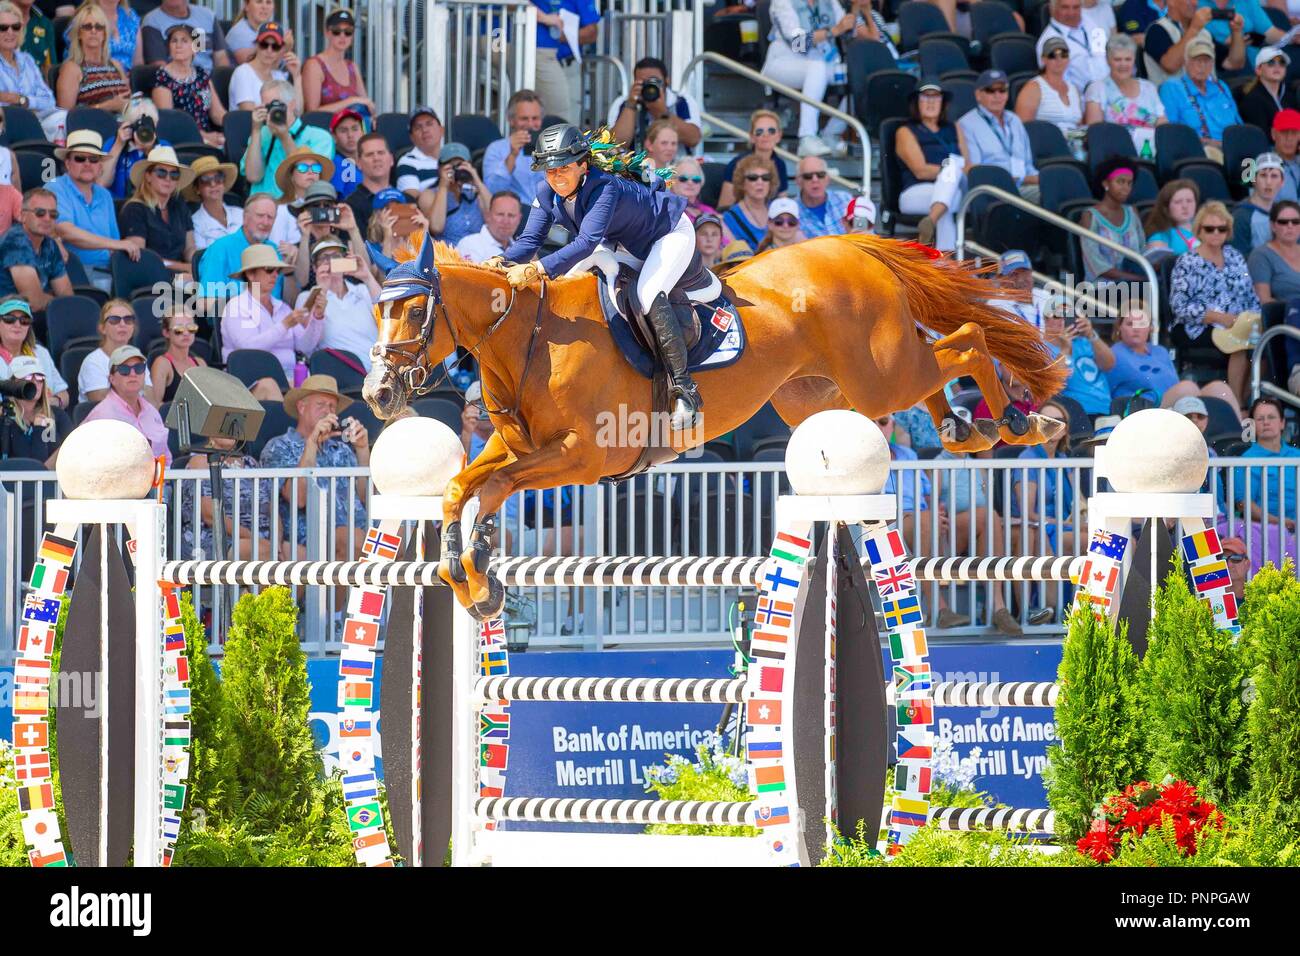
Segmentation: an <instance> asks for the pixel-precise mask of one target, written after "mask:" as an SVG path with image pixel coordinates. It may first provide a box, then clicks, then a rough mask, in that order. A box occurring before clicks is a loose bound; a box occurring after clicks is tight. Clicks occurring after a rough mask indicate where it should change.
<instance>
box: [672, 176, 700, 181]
mask: <svg viewBox="0 0 1300 956" xmlns="http://www.w3.org/2000/svg"><path fill="white" fill-rule="evenodd" d="M677 178H678V179H680V180H681V181H682V182H684V183H702V182H704V177H703V176H678V177H677Z"/></svg>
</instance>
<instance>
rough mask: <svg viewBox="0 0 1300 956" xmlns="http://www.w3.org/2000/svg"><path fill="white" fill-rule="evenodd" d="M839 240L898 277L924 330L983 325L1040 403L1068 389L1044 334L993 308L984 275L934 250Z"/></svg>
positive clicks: (861, 238) (998, 354)
mask: <svg viewBox="0 0 1300 956" xmlns="http://www.w3.org/2000/svg"><path fill="white" fill-rule="evenodd" d="M836 238H837V239H838V240H840V241H842V242H848V243H851V244H852V245H854V246H855V247H857V248H858V249H859V250H861V251H862V252H865V253H867V254H868V255H870V256H872V257H874V258H875V259H877V260H879V261H880V263H881V264H882V265H884V266H885V268H887V269H888V270H889V271H890V272H892V273H893V274H894V276H895V278H897V280H898V282H899V284H900V285H901V286H902V289H903V294H904V295H905V296H906V297H907V303H908V305H909V306H910V308H911V310H912V316H913V318H915V319H916V321H917V322H918V323H919V324H921V325H922V326H924V327H925V328H927V329H931V330H933V331H935V332H937V333H939V334H941V335H947V334H949V333H950V332H955V331H956V330H957V329H958V328H960V327H961V326H963V325H965V324H966V323H967V322H974V323H976V324H977V325H979V326H980V328H982V329H983V330H984V340H985V342H987V343H988V347H989V351H990V352H991V353H993V357H994V358H996V359H997V360H998V361H1000V362H1002V363H1003V364H1004V365H1006V366H1007V367H1008V368H1009V369H1011V371H1012V373H1013V374H1014V375H1015V377H1016V378H1017V379H1018V380H1019V381H1021V382H1023V383H1024V384H1025V385H1026V386H1028V388H1029V390H1030V392H1032V393H1033V396H1034V398H1035V399H1036V400H1037V401H1039V402H1044V401H1046V400H1047V399H1049V398H1051V397H1052V396H1053V395H1055V394H1056V393H1057V392H1059V391H1060V390H1061V388H1062V387H1063V386H1064V385H1065V380H1066V379H1067V378H1068V377H1069V375H1068V373H1067V371H1066V369H1065V368H1064V367H1063V366H1062V365H1061V364H1060V363H1059V362H1057V361H1056V360H1055V359H1053V357H1052V353H1051V352H1050V351H1049V350H1048V348H1047V343H1046V342H1045V341H1044V340H1043V336H1042V333H1041V332H1039V331H1038V330H1037V329H1035V328H1033V327H1032V326H1030V325H1028V324H1026V323H1025V322H1023V321H1021V320H1020V319H1017V318H1015V317H1013V316H1011V315H1010V314H1008V313H1007V312H1005V311H1003V310H1002V309H999V308H997V307H996V306H992V305H989V303H988V301H987V300H988V299H989V298H990V297H991V295H993V294H994V289H993V288H992V287H991V286H990V284H989V283H988V281H987V280H985V279H983V278H981V277H980V276H981V270H977V269H974V268H972V267H971V266H968V265H964V264H962V263H959V262H956V261H954V260H952V259H949V258H939V257H937V256H936V254H935V252H934V250H932V249H929V248H927V247H925V246H921V245H917V244H916V243H913V242H900V241H897V240H894V239H882V238H880V237H879V236H872V235H866V234H862V233H853V234H850V235H845V236H837V237H836ZM1002 295H1003V296H1004V297H1014V295H1011V296H1008V295H1007V294H1006V293H1002Z"/></svg>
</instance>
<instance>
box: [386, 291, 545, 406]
mask: <svg viewBox="0 0 1300 956" xmlns="http://www.w3.org/2000/svg"><path fill="white" fill-rule="evenodd" d="M430 273H431V274H430V277H429V278H428V279H425V278H423V277H420V278H415V277H410V276H407V277H402V278H401V279H398V280H393V281H386V282H385V283H384V286H385V290H384V292H383V293H381V294H380V296H379V301H380V302H385V301H387V302H392V301H401V300H404V299H410V298H415V297H416V296H414V295H401V294H399V293H401V292H409V291H410V290H411V288H412V287H415V289H417V290H419V291H417V293H416V295H418V296H419V297H420V298H421V299H422V300H423V303H422V311H423V313H424V316H423V319H422V320H421V323H420V333H419V335H417V336H415V337H414V338H409V339H400V340H397V341H394V342H376V343H375V344H374V346H373V347H372V348H371V350H370V357H371V359H372V361H373V360H375V359H379V360H381V361H383V363H384V365H385V366H386V368H387V370H388V371H389V372H390V373H391V374H392V375H394V376H396V377H397V378H398V380H399V381H400V382H401V383H402V386H403V387H404V388H405V389H406V391H407V395H408V397H415V396H418V395H423V394H426V393H427V392H430V391H432V390H433V389H435V388H437V387H438V386H440V385H442V384H443V383H444V382H449V381H450V378H451V373H452V372H454V371H455V370H456V369H457V368H459V367H460V365H461V364H462V363H463V362H464V361H465V359H466V358H468V357H469V356H474V358H475V360H478V357H479V355H478V353H479V351H480V349H482V347H483V345H484V344H485V343H486V342H487V340H488V339H490V338H491V337H492V336H493V335H494V334H495V333H496V332H497V330H498V329H500V328H501V326H502V325H503V324H504V323H505V321H506V319H508V318H510V315H511V313H512V312H513V311H514V308H515V301H516V300H517V299H518V295H519V293H518V290H516V289H515V288H514V287H513V286H511V288H510V302H509V303H508V304H507V305H506V308H505V311H504V312H502V313H501V315H500V316H499V317H498V318H497V319H496V320H494V321H493V323H492V324H491V325H489V326H488V327H487V330H486V331H485V332H484V333H483V335H482V336H480V337H479V340H478V341H477V342H475V343H474V344H473V345H472V346H469V347H468V348H466V347H464V346H462V345H461V343H460V339H459V337H458V336H457V335H456V328H455V326H454V325H452V321H451V316H450V315H448V313H447V306H446V304H445V303H444V302H443V298H442V278H441V276H440V275H439V273H438V269H437V267H436V266H435V267H433V268H432V269H431V270H430ZM545 300H546V282H545V280H543V282H542V289H541V293H540V294H539V295H538V297H537V314H536V316H535V318H534V321H533V331H532V336H531V338H530V339H529V342H528V354H527V356H526V357H525V359H524V368H523V371H522V372H521V373H520V376H519V386H520V387H519V388H518V392H519V394H518V395H516V397H515V403H514V405H513V407H511V408H509V409H504V408H502V409H490V408H487V407H486V403H485V404H484V408H483V410H484V411H485V412H486V413H487V414H489V415H504V416H507V417H509V418H512V419H516V420H518V413H519V404H520V402H521V401H522V394H523V387H522V386H523V382H524V379H525V378H526V377H527V375H528V368H529V366H530V365H531V364H532V361H533V353H534V352H535V351H536V347H537V340H538V338H539V336H540V333H541V329H542V305H543V303H544V302H545ZM440 314H441V316H442V321H443V323H444V324H445V325H446V326H447V334H448V335H450V336H451V342H452V346H453V348H454V349H455V350H456V351H458V352H460V351H463V352H464V353H465V354H464V355H461V356H459V357H457V359H456V360H455V361H454V362H452V363H451V365H448V364H447V363H446V362H445V361H444V362H439V363H438V364H439V366H441V371H440V372H438V373H434V371H433V368H432V366H431V365H430V364H429V345H430V344H431V343H432V342H433V336H434V333H435V331H436V328H437V322H438V316H439V315H440ZM411 346H414V349H412V348H410V347H411ZM390 356H392V357H400V358H402V359H405V360H406V365H405V366H404V367H401V368H397V367H395V366H394V364H393V362H392V361H390ZM481 364H482V363H480V365H481ZM435 374H436V377H435ZM483 394H484V396H485V398H486V395H487V391H486V389H484V393H483Z"/></svg>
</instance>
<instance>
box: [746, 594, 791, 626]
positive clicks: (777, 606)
mask: <svg viewBox="0 0 1300 956" xmlns="http://www.w3.org/2000/svg"><path fill="white" fill-rule="evenodd" d="M793 621H794V604H792V603H791V602H789V601H778V600H776V599H775V598H771V597H760V598H759V599H758V607H757V609H756V610H755V612H754V622H755V623H756V624H759V625H761V626H763V627H789V626H790V624H791V623H792V622H793Z"/></svg>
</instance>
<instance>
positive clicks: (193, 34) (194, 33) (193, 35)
mask: <svg viewBox="0 0 1300 956" xmlns="http://www.w3.org/2000/svg"><path fill="white" fill-rule="evenodd" d="M177 30H184V31H185V32H186V33H188V34H189V35H190V39H191V40H197V39H198V38H199V31H198V30H196V29H195V28H194V27H192V26H190V25H189V24H188V23H173V24H172V25H171V26H169V27H168V28H167V32H166V33H164V34H163V39H165V40H167V41H168V42H170V41H171V38H172V34H173V33H175V32H176V31H177Z"/></svg>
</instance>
